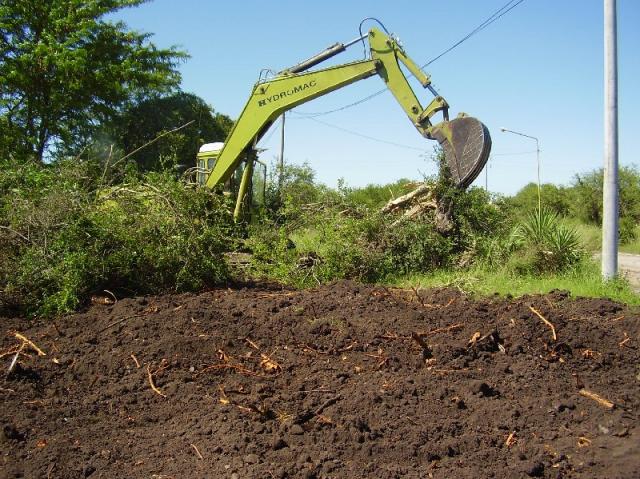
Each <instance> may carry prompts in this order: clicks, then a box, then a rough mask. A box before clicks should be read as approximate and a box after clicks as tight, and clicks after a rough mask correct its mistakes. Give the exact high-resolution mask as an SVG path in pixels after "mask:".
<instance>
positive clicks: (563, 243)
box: [511, 207, 584, 273]
mask: <svg viewBox="0 0 640 479" xmlns="http://www.w3.org/2000/svg"><path fill="white" fill-rule="evenodd" d="M511 250H512V251H514V252H516V253H517V254H514V255H513V257H512V261H511V266H512V267H513V268H514V269H515V270H518V271H521V272H530V273H545V272H557V271H565V270H568V269H570V268H572V267H574V266H576V265H577V264H579V263H580V261H581V260H582V259H583V257H584V251H583V249H582V246H581V243H580V238H579V236H578V234H577V232H576V231H575V230H574V229H572V228H570V227H567V226H565V225H564V224H562V223H561V222H560V221H559V219H558V214H557V213H555V212H554V211H552V210H551V209H548V208H544V207H543V208H542V209H536V210H535V211H533V212H531V213H529V215H528V216H527V218H526V219H525V220H523V221H521V222H520V223H518V224H517V225H516V227H515V228H514V229H513V232H512V234H511Z"/></svg>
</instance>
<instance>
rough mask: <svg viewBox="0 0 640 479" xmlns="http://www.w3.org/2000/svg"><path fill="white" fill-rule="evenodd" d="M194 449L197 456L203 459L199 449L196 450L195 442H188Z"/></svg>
mask: <svg viewBox="0 0 640 479" xmlns="http://www.w3.org/2000/svg"><path fill="white" fill-rule="evenodd" d="M189 445H190V446H191V447H192V448H193V450H194V451H196V454H197V456H198V457H199V458H200V460H201V461H202V460H204V457H202V454H200V451H199V450H198V446H196V445H195V444H189Z"/></svg>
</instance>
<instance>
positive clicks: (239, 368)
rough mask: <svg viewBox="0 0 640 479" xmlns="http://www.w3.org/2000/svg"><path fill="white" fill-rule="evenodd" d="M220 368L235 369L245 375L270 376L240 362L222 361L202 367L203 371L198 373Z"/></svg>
mask: <svg viewBox="0 0 640 479" xmlns="http://www.w3.org/2000/svg"><path fill="white" fill-rule="evenodd" d="M220 369H233V370H234V371H236V372H238V373H240V374H243V375H245V376H254V377H257V378H268V377H269V376H265V375H264V374H259V373H254V372H253V371H251V370H250V369H247V368H244V367H242V366H240V365H239V364H228V363H222V364H213V365H211V366H207V367H206V368H204V369H202V370H201V371H199V372H198V375H200V374H202V373H204V372H206V371H211V370H220Z"/></svg>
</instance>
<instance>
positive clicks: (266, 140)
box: [260, 117, 282, 145]
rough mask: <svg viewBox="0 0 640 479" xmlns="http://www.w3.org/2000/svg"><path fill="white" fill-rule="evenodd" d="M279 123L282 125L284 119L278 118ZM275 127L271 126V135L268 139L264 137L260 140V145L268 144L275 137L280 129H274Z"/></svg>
mask: <svg viewBox="0 0 640 479" xmlns="http://www.w3.org/2000/svg"><path fill="white" fill-rule="evenodd" d="M278 121H279V122H280V123H282V117H280V118H278ZM274 126H275V125H271V131H270V132H269V134H268V135H267V136H266V137H263V138H261V139H260V143H262V144H263V145H264V144H266V143H268V142H269V140H270V139H271V137H272V136H273V135H274V133H275V132H276V131H277V130H278V128H274Z"/></svg>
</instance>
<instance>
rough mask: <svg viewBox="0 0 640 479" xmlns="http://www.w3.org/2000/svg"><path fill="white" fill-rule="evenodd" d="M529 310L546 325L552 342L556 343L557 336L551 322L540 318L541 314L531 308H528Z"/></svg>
mask: <svg viewBox="0 0 640 479" xmlns="http://www.w3.org/2000/svg"><path fill="white" fill-rule="evenodd" d="M529 309H530V310H531V311H532V312H533V313H534V314H535V315H536V316H538V317H539V318H540V319H541V320H542V322H543V323H544V324H546V325H547V326H549V327H550V328H551V336H552V337H553V340H554V341H557V339H558V336H556V328H555V326H554V325H553V324H552V323H551V321H549V320H548V319H547V318H545V317H544V316H542V314H540V313H539V312H538V311H537V310H536V309H535V308H534V307H533V306H529Z"/></svg>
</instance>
